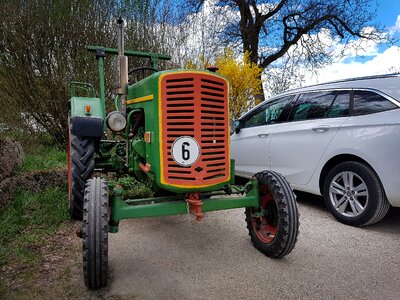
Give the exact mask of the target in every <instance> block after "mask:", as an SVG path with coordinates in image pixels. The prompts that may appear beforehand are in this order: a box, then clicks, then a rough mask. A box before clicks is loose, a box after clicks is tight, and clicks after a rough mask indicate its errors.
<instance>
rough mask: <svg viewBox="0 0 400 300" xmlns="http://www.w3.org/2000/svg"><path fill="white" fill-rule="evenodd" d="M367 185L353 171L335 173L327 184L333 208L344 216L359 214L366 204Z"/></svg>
mask: <svg viewBox="0 0 400 300" xmlns="http://www.w3.org/2000/svg"><path fill="white" fill-rule="evenodd" d="M368 196H369V192H368V187H367V185H366V183H365V181H364V180H363V179H362V178H361V177H360V176H358V175H357V174H356V173H354V172H350V171H344V172H341V173H339V174H337V175H336V176H335V177H334V178H333V179H332V181H331V183H330V185H329V198H330V201H331V204H332V205H333V207H334V208H335V210H336V211H337V212H338V213H339V214H341V215H343V216H345V217H357V216H359V215H361V214H362V213H363V212H364V210H365V208H366V207H367V205H368V198H369V197H368Z"/></svg>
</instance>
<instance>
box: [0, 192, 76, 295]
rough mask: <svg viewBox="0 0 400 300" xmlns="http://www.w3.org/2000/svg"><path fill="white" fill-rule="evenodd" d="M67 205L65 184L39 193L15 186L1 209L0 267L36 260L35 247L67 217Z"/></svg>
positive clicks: (37, 258) (36, 252) (30, 262)
mask: <svg viewBox="0 0 400 300" xmlns="http://www.w3.org/2000/svg"><path fill="white" fill-rule="evenodd" d="M67 205H68V201H67V186H64V187H62V188H48V189H46V190H44V191H43V192H41V193H33V192H30V191H27V190H18V191H17V193H16V195H15V198H14V200H13V201H12V203H11V204H10V205H9V206H8V207H7V208H6V209H5V210H4V211H3V212H1V213H0V267H1V266H3V265H5V264H25V265H30V266H32V265H33V266H34V265H35V264H36V263H38V262H39V261H40V255H39V253H38V251H36V250H37V249H39V247H40V246H41V245H42V244H43V243H44V241H45V240H46V239H47V238H48V237H49V236H51V235H52V234H54V233H55V232H56V231H57V229H58V228H59V227H60V225H61V224H62V223H63V222H65V221H67V220H68V219H69V216H68V210H67ZM2 279H3V278H2V277H1V276H0V289H1V287H2V286H3V287H4V283H3V282H2ZM0 294H1V290H0Z"/></svg>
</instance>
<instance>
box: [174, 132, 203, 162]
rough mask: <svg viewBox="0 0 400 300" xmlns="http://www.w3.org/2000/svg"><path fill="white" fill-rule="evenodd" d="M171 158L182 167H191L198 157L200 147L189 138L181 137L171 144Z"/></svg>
mask: <svg viewBox="0 0 400 300" xmlns="http://www.w3.org/2000/svg"><path fill="white" fill-rule="evenodd" d="M171 150H172V151H171V152H172V158H173V159H174V161H175V162H176V163H177V164H178V165H180V166H184V167H188V166H191V165H193V164H194V163H195V162H196V161H197V160H198V159H199V157H200V146H199V144H198V143H197V141H196V140H195V139H194V138H192V137H190V136H181V137H179V138H177V139H176V140H175V142H174V143H173V144H172V149H171Z"/></svg>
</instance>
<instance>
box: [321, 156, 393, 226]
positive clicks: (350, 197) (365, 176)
mask: <svg viewBox="0 0 400 300" xmlns="http://www.w3.org/2000/svg"><path fill="white" fill-rule="evenodd" d="M324 198H325V203H326V206H327V207H328V209H329V210H330V212H331V213H332V215H333V216H334V217H335V218H336V219H337V220H338V221H340V222H342V223H344V224H347V225H352V226H365V225H371V224H374V223H377V222H379V221H380V220H382V218H383V217H384V216H385V215H386V213H387V212H388V210H389V207H390V204H389V202H388V200H387V199H386V196H385V192H384V190H383V187H382V184H381V182H380V180H379V178H378V176H377V175H376V174H375V172H374V171H373V170H372V169H371V168H370V167H369V166H367V165H366V164H364V163H360V162H343V163H340V164H338V165H336V166H335V167H333V168H332V170H330V171H329V173H328V175H327V177H326V179H325V184H324Z"/></svg>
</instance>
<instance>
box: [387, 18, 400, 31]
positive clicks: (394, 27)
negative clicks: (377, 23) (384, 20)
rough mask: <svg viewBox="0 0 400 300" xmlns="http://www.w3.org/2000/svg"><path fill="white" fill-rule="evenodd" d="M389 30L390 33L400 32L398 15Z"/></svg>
mask: <svg viewBox="0 0 400 300" xmlns="http://www.w3.org/2000/svg"><path fill="white" fill-rule="evenodd" d="M389 31H390V33H391V34H394V33H396V32H400V15H398V16H397V19H396V23H395V24H394V26H392V27H390V29H389Z"/></svg>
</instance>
